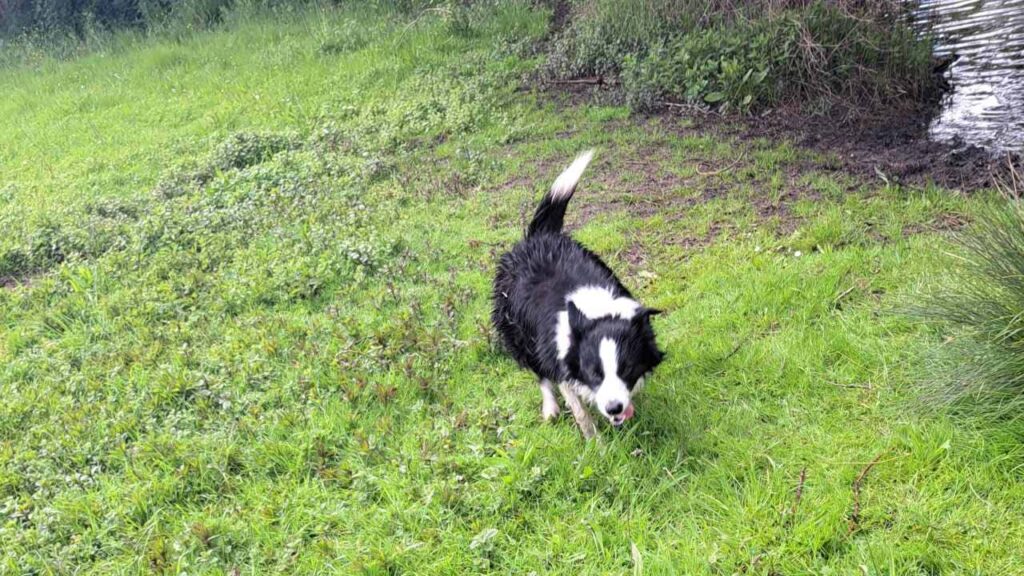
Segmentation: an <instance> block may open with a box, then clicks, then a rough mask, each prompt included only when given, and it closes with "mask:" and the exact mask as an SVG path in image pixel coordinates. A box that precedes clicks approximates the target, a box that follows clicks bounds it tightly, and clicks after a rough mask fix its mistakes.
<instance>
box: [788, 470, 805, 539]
mask: <svg viewBox="0 0 1024 576" xmlns="http://www.w3.org/2000/svg"><path fill="white" fill-rule="evenodd" d="M806 480H807V466H804V468H803V470H801V471H800V481H799V482H797V485H796V496H795V497H794V498H793V507H792V508H790V509H789V519H788V520H786V524H787V525H791V524H793V522H794V521H795V520H794V519H795V518H796V508H797V506H799V505H800V499H801V498H803V496H804V481H806Z"/></svg>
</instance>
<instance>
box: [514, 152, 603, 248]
mask: <svg viewBox="0 0 1024 576" xmlns="http://www.w3.org/2000/svg"><path fill="white" fill-rule="evenodd" d="M593 157H594V151H593V150H587V151H586V152H584V153H582V154H580V155H579V156H577V157H576V160H573V163H572V164H570V165H569V167H568V168H566V169H565V170H564V171H563V172H562V173H561V174H559V175H558V178H556V179H555V183H554V184H552V185H551V191H550V192H548V193H547V194H545V195H544V199H543V200H541V201H540V206H537V211H536V212H534V214H533V220H531V221H530V227H529V228H527V229H526V237H527V238H529V237H530V236H533V235H535V234H558V233H559V232H561V231H562V222H563V221H564V220H565V208H566V206H568V205H569V200H570V199H571V198H572V194H573V192H575V191H576V184H577V183H579V181H580V177H581V176H583V171H584V170H586V169H587V164H590V160H591V158H593Z"/></svg>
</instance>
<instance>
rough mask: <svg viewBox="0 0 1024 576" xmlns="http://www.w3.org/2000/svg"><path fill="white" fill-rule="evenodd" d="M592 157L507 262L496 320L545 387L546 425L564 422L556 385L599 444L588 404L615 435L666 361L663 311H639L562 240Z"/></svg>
mask: <svg viewBox="0 0 1024 576" xmlns="http://www.w3.org/2000/svg"><path fill="white" fill-rule="evenodd" d="M592 157H593V151H588V152H585V153H584V154H581V155H580V156H579V157H577V158H576V160H575V161H574V162H573V163H572V165H570V166H569V167H568V168H566V169H565V171H564V172H562V174H561V175H559V176H558V178H557V179H556V180H555V183H554V184H553V185H552V186H551V191H550V192H548V194H546V195H545V196H544V198H543V200H541V203H540V205H539V206H538V207H537V211H536V213H535V214H534V216H533V220H532V221H531V222H530V226H529V228H528V229H527V231H526V237H525V238H524V239H523V240H522V241H520V242H519V243H518V244H516V246H515V247H513V248H512V250H511V251H509V252H508V253H506V254H504V255H503V256H502V257H501V262H500V263H499V265H498V273H497V277H496V278H495V280H494V312H493V314H492V320H493V322H494V325H495V328H496V329H497V330H498V332H499V333H500V334H501V337H502V340H503V341H504V343H505V345H506V346H507V347H508V349H509V351H510V352H511V353H512V356H513V357H515V359H516V361H517V362H519V364H520V365H521V366H523V367H524V368H529V369H530V370H533V371H534V372H535V373H536V374H537V376H538V377H539V378H540V392H541V397H542V398H543V407H542V409H541V414H542V416H543V418H544V419H545V420H550V419H552V418H554V417H556V416H558V412H559V408H558V400H557V399H556V398H555V393H554V388H553V383H558V389H559V391H560V392H561V393H562V397H563V398H564V399H565V403H566V405H567V406H568V407H569V409H570V410H571V411H572V413H573V416H574V417H575V418H576V422H577V423H578V424H579V426H580V430H581V431H582V432H583V435H584V436H586V437H588V438H590V437H592V436H594V434H596V429H595V427H594V423H593V421H592V420H591V419H590V415H589V413H588V412H587V410H586V408H585V407H584V406H583V403H582V402H581V401H580V398H581V397H582V398H583V399H584V400H585V401H587V402H589V403H590V404H591V405H593V406H595V407H596V408H597V409H598V410H600V412H601V414H603V415H604V416H605V417H606V418H607V419H608V420H609V421H610V422H611V423H612V424H613V425H615V426H621V425H622V423H623V422H625V421H626V420H628V419H630V418H631V417H632V416H633V412H634V409H633V403H632V397H633V394H634V393H635V392H636V391H638V390H639V389H640V388H641V387H642V386H643V381H644V376H645V375H647V374H648V373H649V372H650V371H651V370H653V369H654V368H655V367H656V366H657V365H658V364H659V363H660V362H661V360H662V358H663V356H664V354H663V353H662V352H661V351H660V350H659V349H658V346H657V344H656V343H655V340H654V330H653V329H652V328H651V316H653V315H655V314H657V313H658V311H657V310H653V309H650V308H645V307H643V306H641V305H640V303H639V302H637V301H636V300H635V299H634V298H633V296H632V295H631V294H630V293H629V291H628V290H626V288H625V287H624V286H623V285H622V283H621V282H619V279H618V278H616V277H615V273H613V272H612V271H611V269H610V268H608V266H607V265H605V263H604V262H602V261H601V259H600V258H598V257H597V256H596V255H595V254H594V253H593V252H591V251H589V250H587V249H586V248H584V247H583V246H582V245H581V244H579V243H578V242H576V241H575V240H573V239H572V238H570V237H568V236H566V235H565V234H563V233H562V221H563V220H564V218H565V208H566V206H568V204H569V200H570V199H571V198H572V195H573V192H575V191H576V184H577V183H578V182H579V179H580V176H582V174H583V171H584V169H586V167H587V164H589V163H590V159H591V158H592Z"/></svg>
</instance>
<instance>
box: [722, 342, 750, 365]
mask: <svg viewBox="0 0 1024 576" xmlns="http://www.w3.org/2000/svg"><path fill="white" fill-rule="evenodd" d="M747 340H750V337H749V336H748V337H746V338H744V339H742V340H740V341H739V342H737V343H736V345H735V346H733V347H732V351H730V352H729V353H728V354H726V355H725V356H724V357H723V358H722V359H721V360H719V362H725V361H726V360H728V359H729V358H732V357H733V356H735V355H736V353H737V352H739V351H740V348H742V347H743V345H744V344H746V343H747Z"/></svg>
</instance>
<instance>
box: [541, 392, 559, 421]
mask: <svg viewBox="0 0 1024 576" xmlns="http://www.w3.org/2000/svg"><path fill="white" fill-rule="evenodd" d="M560 412H561V409H559V407H558V401H557V400H555V399H554V398H551V399H547V398H545V399H544V405H543V406H541V409H540V417H541V418H543V419H544V421H545V422H551V421H552V420H554V419H555V418H558V414H559V413H560Z"/></svg>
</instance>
